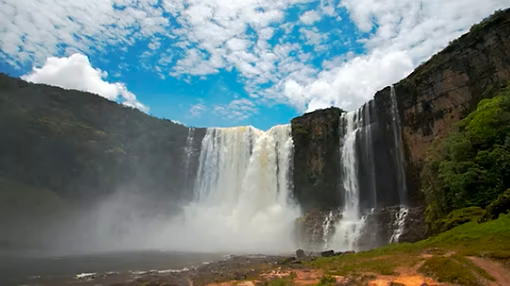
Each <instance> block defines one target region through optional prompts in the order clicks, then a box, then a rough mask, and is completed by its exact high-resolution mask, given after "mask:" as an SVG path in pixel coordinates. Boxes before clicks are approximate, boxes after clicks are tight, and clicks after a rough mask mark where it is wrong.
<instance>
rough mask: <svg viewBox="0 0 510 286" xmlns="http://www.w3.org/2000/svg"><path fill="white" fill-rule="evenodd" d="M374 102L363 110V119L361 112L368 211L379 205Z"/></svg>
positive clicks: (369, 103) (364, 106)
mask: <svg viewBox="0 0 510 286" xmlns="http://www.w3.org/2000/svg"><path fill="white" fill-rule="evenodd" d="M373 103H374V101H372V100H371V101H369V102H368V103H366V104H365V105H363V107H362V108H361V110H363V117H361V112H362V111H361V110H360V112H359V113H360V117H361V118H362V120H363V122H362V126H363V128H362V136H361V138H362V140H363V142H362V144H363V145H362V146H363V152H362V155H363V161H364V163H365V164H364V167H365V168H364V169H365V170H364V171H365V174H366V175H367V176H366V180H367V181H368V182H367V184H368V195H369V199H368V202H367V205H366V207H367V208H368V209H372V208H375V207H376V205H377V185H376V181H377V179H376V174H375V158H374V146H373V144H374V141H373V140H374V138H373V134H372V132H373V127H374V126H373V125H372V118H371V117H372V116H371V114H372V108H373Z"/></svg>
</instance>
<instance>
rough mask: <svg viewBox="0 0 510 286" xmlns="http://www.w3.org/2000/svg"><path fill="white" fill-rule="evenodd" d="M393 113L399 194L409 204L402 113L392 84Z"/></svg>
mask: <svg viewBox="0 0 510 286" xmlns="http://www.w3.org/2000/svg"><path fill="white" fill-rule="evenodd" d="M390 97H391V115H392V125H393V126H392V127H393V139H394V142H395V155H394V156H395V159H396V165H397V180H398V181H397V183H398V187H399V190H398V194H399V199H400V203H401V204H404V205H405V204H407V185H406V173H405V170H404V166H405V160H404V147H403V145H404V144H403V143H402V127H401V126H402V125H401V122H400V115H399V113H398V105H397V95H396V93H395V87H394V86H393V85H392V86H391V92H390Z"/></svg>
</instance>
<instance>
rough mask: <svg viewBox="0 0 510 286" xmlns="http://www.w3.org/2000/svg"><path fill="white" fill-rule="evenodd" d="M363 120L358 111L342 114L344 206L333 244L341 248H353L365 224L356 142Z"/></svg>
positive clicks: (355, 246)
mask: <svg viewBox="0 0 510 286" xmlns="http://www.w3.org/2000/svg"><path fill="white" fill-rule="evenodd" d="M361 123H362V121H361V119H360V117H359V114H358V113H357V112H348V113H344V114H342V118H341V124H345V133H344V134H345V135H344V138H343V144H341V146H342V147H341V164H342V174H343V176H342V179H343V182H342V183H343V189H344V194H345V198H344V207H343V211H342V217H341V218H340V220H339V222H338V223H337V225H336V227H335V234H334V236H333V244H334V245H335V248H337V249H339V250H353V249H356V248H357V245H356V242H357V240H358V238H359V236H360V234H361V230H362V228H363V226H364V222H365V218H364V217H362V216H361V213H360V205H359V202H360V188H359V182H358V162H357V154H356V142H357V134H358V131H359V130H360V129H361V128H362V124H361Z"/></svg>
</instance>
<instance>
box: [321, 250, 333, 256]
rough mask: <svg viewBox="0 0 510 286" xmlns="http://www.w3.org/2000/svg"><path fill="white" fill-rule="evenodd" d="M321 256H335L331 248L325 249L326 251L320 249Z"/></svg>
mask: <svg viewBox="0 0 510 286" xmlns="http://www.w3.org/2000/svg"><path fill="white" fill-rule="evenodd" d="M321 256H322V257H331V256H335V251H333V250H326V251H322V252H321Z"/></svg>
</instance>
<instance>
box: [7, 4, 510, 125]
mask: <svg viewBox="0 0 510 286" xmlns="http://www.w3.org/2000/svg"><path fill="white" fill-rule="evenodd" d="M509 6H510V0H484V1H480V0H476V1H475V0H448V1H445V0H424V1H420V0H385V1H383V0H340V1H336V0H322V1H308V0H87V1H72V0H0V71H1V72H5V73H8V74H10V75H13V76H20V77H23V78H25V79H27V80H29V81H33V82H42V83H48V84H52V85H58V86H62V87H65V88H73V89H80V90H87V91H91V92H94V93H97V94H99V95H101V96H104V97H106V98H108V99H110V100H114V101H117V102H119V103H123V104H126V105H129V106H132V107H135V108H138V109H140V110H142V111H144V112H147V113H149V114H151V115H154V116H158V117H164V118H168V119H172V120H177V121H180V122H183V123H184V124H186V125H193V126H206V127H209V126H234V125H247V124H249V125H253V126H255V127H258V128H261V129H268V128H269V127H271V126H273V125H276V124H282V123H287V122H289V120H290V119H291V118H292V117H294V116H296V115H300V114H302V113H303V112H306V111H311V110H315V109H317V108H323V107H328V106H331V105H334V106H339V107H342V108H344V109H347V110H354V109H356V108H358V107H359V106H361V105H362V104H363V103H364V102H365V101H367V100H369V99H370V98H371V97H372V96H373V95H374V93H375V91H377V90H378V89H381V88H383V87H385V86H387V85H389V84H391V83H394V82H397V81H399V80H400V79H402V78H403V77H405V76H406V75H408V74H409V73H410V72H411V71H412V70H413V68H414V67H416V66H417V65H419V64H420V63H421V62H423V61H425V60H426V59H428V58H429V57H430V56H431V55H433V54H434V53H436V52H438V51H439V50H441V49H442V48H444V47H445V46H446V45H447V44H448V42H449V41H451V40H453V39H455V38H457V37H459V36H460V35H461V34H463V33H465V32H467V31H468V30H469V27H470V26H471V25H473V24H475V23H477V22H479V21H481V20H482V19H484V18H485V17H487V16H489V15H490V14H492V13H493V12H494V11H495V10H497V9H501V8H507V7H509Z"/></svg>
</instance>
